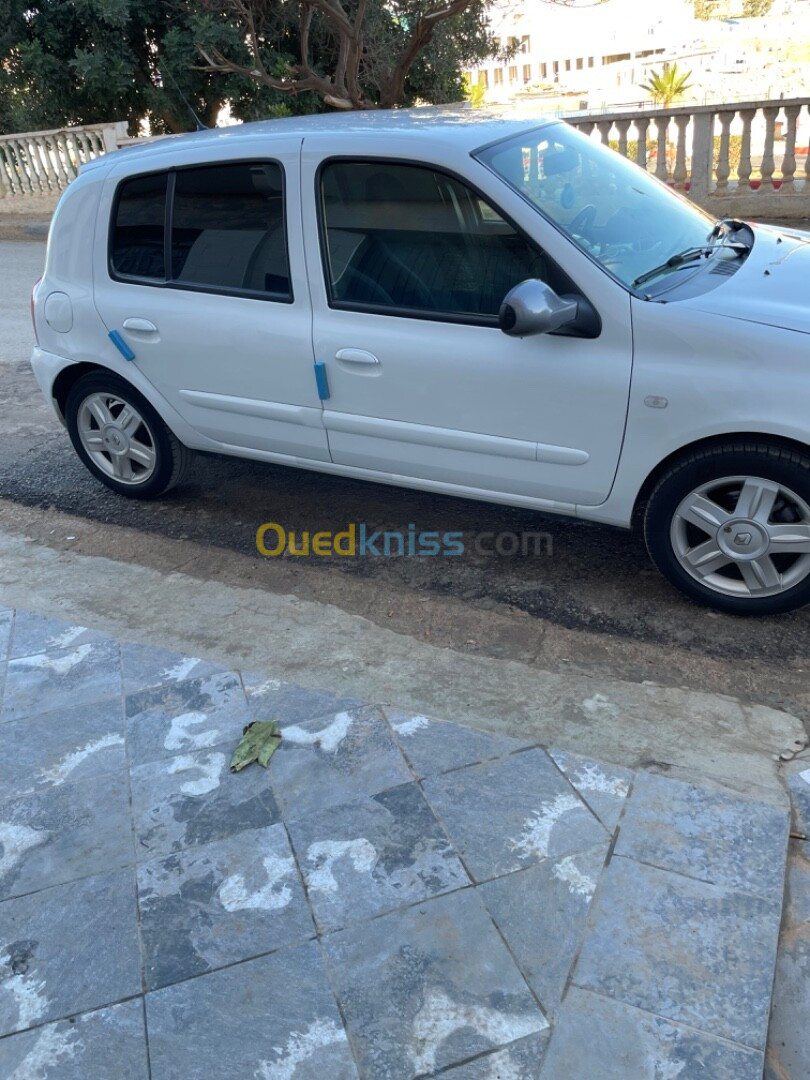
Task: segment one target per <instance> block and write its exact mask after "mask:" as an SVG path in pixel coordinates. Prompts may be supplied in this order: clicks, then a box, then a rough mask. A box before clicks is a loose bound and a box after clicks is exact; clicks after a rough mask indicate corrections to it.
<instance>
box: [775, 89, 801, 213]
mask: <svg viewBox="0 0 810 1080" xmlns="http://www.w3.org/2000/svg"><path fill="white" fill-rule="evenodd" d="M801 108H802V107H801V105H786V106H785V119H786V120H787V131H786V132H785V156H784V157H783V158H782V186H781V188H780V189H779V191H780V193H781V192H784V193H785V194H787V193H790V192H792V191H793V190H794V181H793V177H794V176H795V175H796V127H797V125H798V123H799V113H800V112H801Z"/></svg>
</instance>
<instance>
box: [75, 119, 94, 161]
mask: <svg viewBox="0 0 810 1080" xmlns="http://www.w3.org/2000/svg"><path fill="white" fill-rule="evenodd" d="M73 140H74V142H75V143H76V150H77V155H76V165H77V166H79V165H84V163H85V162H86V161H90V159H91V158H92V156H93V155H92V154H91V152H90V143H89V142H88V140H87V136H86V135H85V133H84V132H83V131H82V129H81V128H76V130H75V131H74V132H73Z"/></svg>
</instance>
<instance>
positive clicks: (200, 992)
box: [146, 941, 357, 1080]
mask: <svg viewBox="0 0 810 1080" xmlns="http://www.w3.org/2000/svg"><path fill="white" fill-rule="evenodd" d="M146 1012H147V1023H148V1025H149V1051H150V1058H151V1063H152V1080H213V1078H214V1077H217V1078H218V1077H227V1078H228V1080H327V1078H328V1080H357V1070H356V1068H355V1066H354V1062H353V1060H352V1055H351V1052H350V1050H349V1044H348V1041H347V1039H346V1033H345V1031H344V1030H343V1027H342V1025H341V1022H340V1015H339V1014H338V1010H337V1006H336V1005H335V999H334V997H333V995H332V992H331V990H330V989H329V983H328V981H327V978H326V972H325V970H324V967H323V960H322V958H321V954H320V951H319V948H318V945H317V943H316V942H314V941H313V942H309V943H307V944H305V945H297V946H293V947H292V948H287V949H281V950H280V951H279V952H276V953H273V954H272V956H263V957H260V958H259V959H257V960H249V961H247V963H244V964H237V965H236V966H235V967H229V968H225V970H223V971H215V972H212V973H211V974H210V975H203V976H201V977H200V978H199V979H190V980H189V981H188V982H183V983H179V984H178V985H177V986H169V987H167V988H166V989H164V990H158V991H156V992H155V993H152V994H148V995H147V998H146Z"/></svg>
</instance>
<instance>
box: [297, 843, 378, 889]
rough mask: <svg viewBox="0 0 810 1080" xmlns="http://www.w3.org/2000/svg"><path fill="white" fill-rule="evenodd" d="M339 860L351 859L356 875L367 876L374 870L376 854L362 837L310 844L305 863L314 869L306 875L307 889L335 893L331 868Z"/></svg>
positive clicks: (335, 884)
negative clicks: (312, 865) (310, 864)
mask: <svg viewBox="0 0 810 1080" xmlns="http://www.w3.org/2000/svg"><path fill="white" fill-rule="evenodd" d="M339 859H351V862H352V866H353V867H354V869H355V870H356V871H357V873H358V874H367V873H369V872H370V871H371V870H373V869H374V865H375V863H376V862H377V852H376V851H375V850H374V845H373V844H371V843H369V841H368V840H366V839H364V838H363V837H359V838H358V839H357V840H321V841H319V842H318V843H316V844H310V846H309V848H308V850H307V862H308V863H312V864H314V869H312V870H310V871H308V873H307V884H308V885H309V888H310V889H317V890H318V891H319V892H335V890H336V889H337V882H336V881H335V875H334V874H333V873H332V868H333V866H334V864H335V863H336V862H337V861H338V860H339Z"/></svg>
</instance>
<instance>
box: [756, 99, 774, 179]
mask: <svg viewBox="0 0 810 1080" xmlns="http://www.w3.org/2000/svg"><path fill="white" fill-rule="evenodd" d="M762 112H763V114H764V116H765V152H764V154H763V155H762V165H761V166H760V172H761V174H762V188H763V189H764V188H771V189H773V171H774V168H775V165H776V163H775V162H774V159H773V136H774V128H775V127H776V117H777V116H778V115H779V106H778V105H777V106H773V105H770V106H768V107H767V108H764V109H763V110H762Z"/></svg>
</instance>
